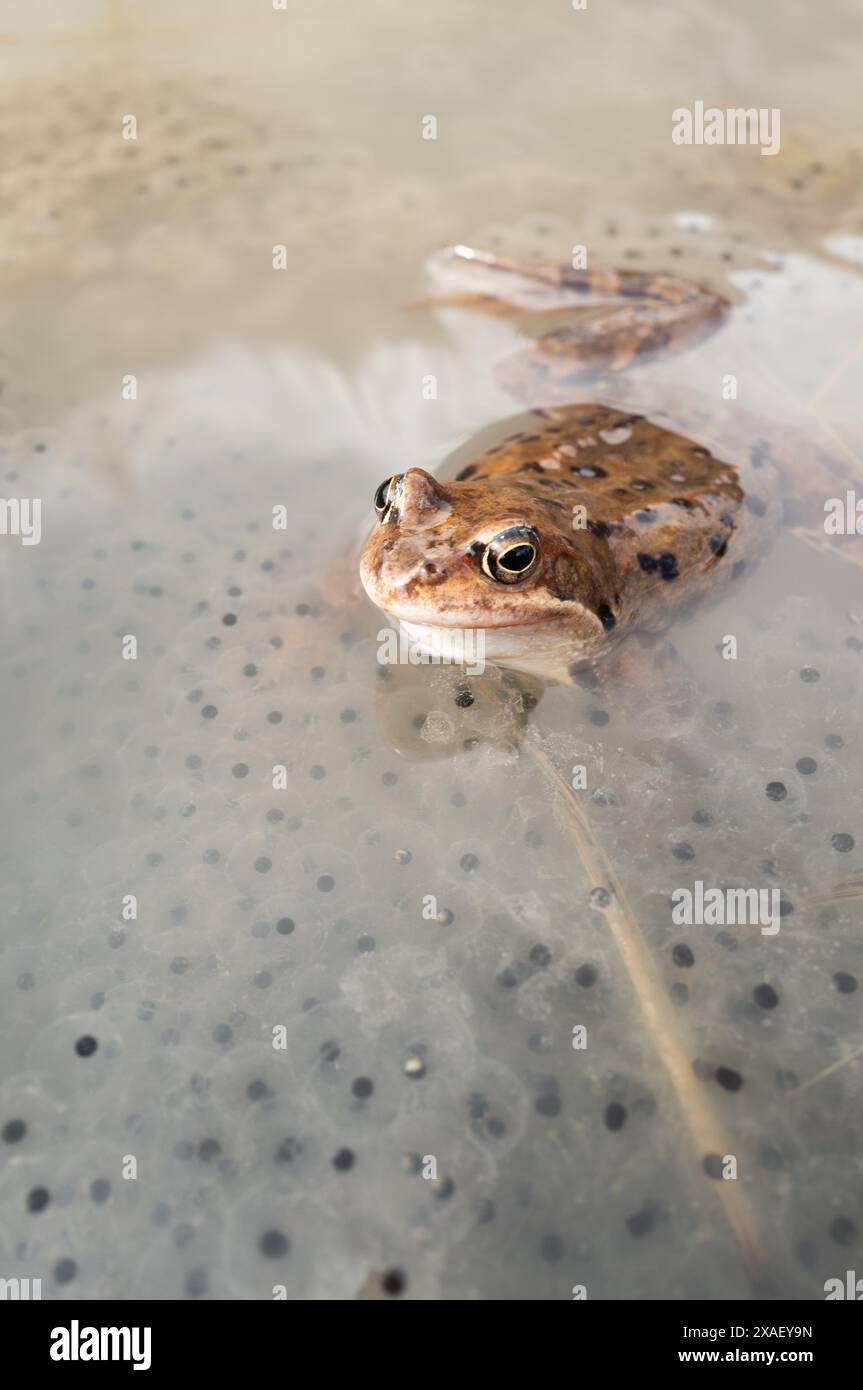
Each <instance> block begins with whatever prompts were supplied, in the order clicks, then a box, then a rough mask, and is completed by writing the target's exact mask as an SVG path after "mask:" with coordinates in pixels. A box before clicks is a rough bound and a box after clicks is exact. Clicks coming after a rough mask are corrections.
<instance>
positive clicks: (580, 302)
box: [436, 246, 728, 404]
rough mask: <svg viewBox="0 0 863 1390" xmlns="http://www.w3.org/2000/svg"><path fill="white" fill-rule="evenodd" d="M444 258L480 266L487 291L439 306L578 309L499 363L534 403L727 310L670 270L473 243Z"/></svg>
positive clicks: (694, 330) (687, 340)
mask: <svg viewBox="0 0 863 1390" xmlns="http://www.w3.org/2000/svg"><path fill="white" fill-rule="evenodd" d="M445 255H446V257H447V258H448V259H449V261H450V262H454V263H456V264H459V263H463V264H465V265H466V266H470V267H472V268H473V269H476V270H478V271H479V273H480V276H481V277H482V280H481V289H480V292H477V293H475V294H474V295H469V294H468V295H465V294H464V293H461V294H458V295H456V296H455V297H453V296H449V297H447V296H444V297H443V298H441V297H438V298H437V301H436V302H438V303H441V302H443V303H460V304H462V305H464V304H470V305H472V306H474V307H478V308H487V307H489V304H490V303H491V304H494V301H495V300H497V301H500V303H501V304H503V305H505V306H508V307H509V309H510V311H512V310H515V309H520V310H534V311H539V312H540V313H541V314H542V313H560V312H561V311H562V310H566V309H569V310H572V309H578V310H579V313H578V315H577V316H576V317H575V319H574V320H573V321H572V322H570V323H567V324H566V325H565V326H562V327H559V328H556V329H554V330H552V331H551V332H546V333H542V332H540V333H538V334H537V335H536V336H535V338H534V342H533V344H532V345H531V347H530V348H528V349H527V350H526V351H525V352H521V353H519V354H518V355H517V356H516V357H515V358H513V359H510V360H508V361H506V362H503V363H501V364H500V366H499V367H498V370H497V377H498V380H499V381H500V383H501V385H502V386H504V387H505V388H506V389H508V390H510V391H511V392H512V393H513V394H514V395H515V396H517V397H518V398H519V399H522V400H525V401H528V402H534V401H536V400H538V399H542V400H543V401H544V402H545V403H549V404H550V403H553V402H554V401H558V400H560V401H563V400H566V399H567V398H568V397H571V394H572V387H573V386H576V385H578V384H580V383H581V382H583V381H585V380H587V379H590V378H591V377H595V376H597V375H598V374H601V373H606V372H612V373H613V372H619V371H622V370H623V369H624V368H626V367H628V366H629V365H630V364H631V363H632V362H634V361H640V360H643V359H645V358H647V357H649V356H652V355H654V354H656V353H658V352H661V351H677V350H679V349H680V348H683V347H686V346H689V345H691V344H692V343H695V342H698V341H699V340H700V339H701V338H703V337H705V336H706V335H707V333H709V332H712V331H713V330H714V329H715V328H717V327H718V326H719V324H720V323H721V321H722V319H723V318H724V316H725V314H726V312H727V310H728V303H727V301H726V300H724V299H722V298H721V297H720V296H719V295H717V294H713V293H711V292H710V291H709V290H705V289H702V288H701V287H700V286H698V285H695V284H693V283H691V282H690V281H687V280H682V279H678V278H676V277H674V276H670V275H649V274H644V273H642V272H639V271H626V270H623V271H618V270H612V269H610V268H608V267H605V266H594V267H593V268H592V269H590V270H579V269H575V268H573V267H572V266H568V265H557V264H555V263H553V262H551V261H521V260H517V259H514V258H513V257H511V256H505V255H498V254H496V253H494V252H491V251H482V250H477V249H474V248H472V247H467V246H455V247H451V248H449V250H448V251H447V252H446V253H445ZM478 288H479V287H478Z"/></svg>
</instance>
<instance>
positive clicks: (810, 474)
mask: <svg viewBox="0 0 863 1390" xmlns="http://www.w3.org/2000/svg"><path fill="white" fill-rule="evenodd" d="M765 436H766V437H765V438H763V439H760V440H758V441H756V444H755V448H756V449H758V450H760V451H761V452H762V453H763V454H764V455H765V457H768V456H769V457H770V458H771V461H772V463H773V465H774V467H775V468H776V470H777V473H778V476H779V483H780V487H781V497H782V524H783V526H784V527H785V529H786V530H789V531H791V532H792V534H793V535H795V536H796V537H797V538H798V540H800V541H802V542H803V544H804V545H807V546H809V547H811V548H812V549H813V550H817V551H819V552H821V553H822V554H827V555H832V556H834V557H835V558H838V559H839V560H843V561H844V562H845V563H846V564H848V565H852V566H854V567H855V568H856V569H857V570H863V506H861V509H860V511H859V512H858V511H857V508H856V503H857V500H858V499H861V500H863V469H861V468H860V467H859V465H856V460H855V461H854V462H853V463H852V462H851V461H850V459H845V458H843V457H841V456H840V454H839V452H838V451H836V450H832V449H830V450H828V449H825V448H824V447H823V446H822V445H820V444H819V442H818V440H817V439H816V438H814V437H813V436H812V435H811V434H808V433H807V434H804V433H802V432H801V431H799V430H788V429H785V430H782V429H778V430H777V429H771V428H770V427H766V428H765ZM855 466H856V471H855ZM828 527H829V529H828Z"/></svg>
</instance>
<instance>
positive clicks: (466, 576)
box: [361, 404, 779, 670]
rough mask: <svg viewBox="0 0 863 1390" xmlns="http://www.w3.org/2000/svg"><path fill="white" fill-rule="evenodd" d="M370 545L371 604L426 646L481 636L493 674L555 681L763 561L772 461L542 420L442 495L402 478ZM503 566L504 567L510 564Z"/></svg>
mask: <svg viewBox="0 0 863 1390" xmlns="http://www.w3.org/2000/svg"><path fill="white" fill-rule="evenodd" d="M383 500H384V501H385V503H386V505H385V507H384V509H383V511H382V515H381V519H380V522H379V524H378V526H377V527H376V528H375V530H374V531H373V532H372V535H371V536H370V538H369V541H368V543H367V545H366V548H365V551H364V554H363V558H362V563H361V578H362V581H363V585H364V587H365V589H366V592H367V593H368V594H369V596H370V597H371V598H372V599H373V600H374V602H375V603H377V604H378V606H379V607H381V608H383V609H384V610H385V611H386V612H387V613H388V614H389V615H390V616H391V617H393V618H395V619H397V620H398V621H400V622H401V623H402V624H404V625H405V627H406V628H407V631H408V632H409V633H410V634H411V635H412V636H413V638H414V640H416V641H417V642H418V643H419V644H420V645H421V646H423V645H431V643H432V640H433V634H434V632H435V630H437V629H439V628H441V627H444V628H449V629H471V630H477V629H478V630H481V631H482V633H483V639H484V648H485V655H486V657H487V658H488V659H489V660H490V661H494V662H498V663H500V664H503V665H513V666H520V667H523V668H525V669H530V668H531V667H535V666H543V665H544V666H545V667H546V669H555V670H559V669H560V668H561V667H562V666H566V667H569V666H571V665H572V664H573V663H577V662H580V661H584V660H592V659H594V658H595V657H597V656H598V655H600V654H602V653H603V652H604V651H606V650H607V649H608V648H610V647H611V646H612V645H613V644H614V643H615V642H616V641H618V640H619V639H620V637H622V636H623V635H624V634H625V633H626V632H627V631H629V630H631V629H632V628H634V627H636V626H637V627H639V628H641V629H643V630H646V631H650V632H658V631H661V630H662V629H663V628H665V627H667V626H668V625H669V624H670V623H671V622H672V621H673V619H674V618H675V616H676V615H677V613H678V612H679V611H680V610H681V609H682V608H683V607H684V606H685V605H687V604H688V603H690V602H692V601H693V600H694V599H695V598H697V597H699V596H702V595H704V594H707V593H716V592H717V591H718V590H719V589H720V588H724V581H726V580H727V581H728V582H733V581H734V580H737V579H739V578H740V577H741V576H742V574H743V573H744V571H745V569H746V566H747V563H748V562H749V561H750V560H751V557H752V555H753V553H755V552H757V551H758V550H759V549H764V548H765V546H764V545H762V544H761V541H760V539H759V537H760V538H762V539H765V540H766V538H767V537H769V534H770V532H771V530H772V529H773V527H774V526H775V525H776V523H777V521H778V517H779V508H778V501H777V490H776V487H775V470H774V469H773V467H772V465H771V463H770V462H769V460H768V459H766V458H765V457H764V456H763V447H762V448H761V449H760V450H759V452H758V453H756V455H755V457H754V458H753V457H752V456H749V455H745V456H744V455H742V456H740V457H738V458H736V459H735V460H734V462H733V463H732V462H730V461H723V460H722V459H720V458H717V457H715V456H714V454H713V453H712V452H711V450H710V449H708V448H706V447H704V446H702V445H701V444H698V443H696V442H695V441H693V440H692V439H689V438H686V437H685V436H683V435H681V434H678V433H676V432H674V431H672V430H669V429H666V428H664V427H663V426H661V425H658V424H656V423H654V422H652V421H650V420H648V419H647V418H646V417H645V416H643V415H640V414H632V413H628V412H626V411H622V410H618V409H615V408H614V407H611V406H605V405H598V404H579V405H573V406H564V407H550V408H547V409H546V408H541V409H536V410H534V411H532V412H531V413H530V415H529V416H528V417H526V422H525V423H524V425H523V427H522V428H521V429H518V430H516V431H515V432H514V433H511V434H508V435H506V436H505V437H504V438H503V439H502V440H500V441H499V442H497V443H495V444H494V445H493V446H491V447H490V448H487V449H486V450H485V451H484V452H482V453H480V454H478V455H477V456H476V457H475V458H473V459H472V460H471V461H470V462H469V463H468V464H466V465H465V466H464V467H462V468H461V469H460V470H459V472H458V474H457V476H456V477H455V478H454V479H453V480H452V481H449V482H444V481H442V480H440V479H436V478H433V477H432V476H431V475H430V474H429V473H426V472H425V471H424V470H422V469H418V468H416V469H408V470H407V472H405V473H404V474H403V475H401V476H397V477H396V479H395V480H393V481H392V482H391V483H390V485H389V493H388V495H387V496H386V497H385V498H384V499H383ZM508 561H509V563H508Z"/></svg>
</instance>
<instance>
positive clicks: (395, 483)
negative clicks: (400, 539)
mask: <svg viewBox="0 0 863 1390" xmlns="http://www.w3.org/2000/svg"><path fill="white" fill-rule="evenodd" d="M401 483H402V475H401V473H397V474H395V475H394V476H393V477H392V478H387V479H386V481H385V482H383V483H381V485H380V487H379V488H378V490H377V492H376V493H375V511H376V512H377V514H378V516H379V518H380V520H381V521H386V519H387V516H388V515H389V511H390V508H391V507H392V505H393V503H394V502H395V500H396V498H397V497H398V495H399V491H400V489H401Z"/></svg>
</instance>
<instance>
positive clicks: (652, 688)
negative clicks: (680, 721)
mask: <svg viewBox="0 0 863 1390" xmlns="http://www.w3.org/2000/svg"><path fill="white" fill-rule="evenodd" d="M565 679H566V681H567V683H568V684H571V685H573V686H576V687H578V688H579V689H581V690H585V691H587V692H588V693H589V694H591V695H592V696H593V697H594V698H595V699H596V700H599V701H601V699H602V697H603V695H604V694H605V693H606V692H608V693H609V695H612V694H613V695H614V698H615V699H616V700H617V699H619V697H620V692H622V691H625V692H626V696H627V699H633V698H634V699H635V700H636V701H637V703H638V709H639V711H640V712H642V713H644V712H645V711H646V710H649V708H650V706H651V705H653V704H657V705H661V706H662V708H663V709H665V710H668V709H671V710H672V712H676V713H678V714H679V715H681V716H684V715H686V714H689V712H690V710H691V705H692V697H693V693H694V690H695V684H694V682H693V679H692V675H691V673H690V672H689V670H688V669H687V667H686V664H685V663H684V662H683V660H682V659H681V658H680V657H679V656H678V653H677V649H676V648H675V647H674V646H673V645H672V643H671V642H670V641H669V640H668V638H667V637H666V636H665V635H664V634H662V633H653V632H639V631H635V632H631V633H629V634H627V636H626V637H625V638H624V639H623V641H621V642H619V643H618V645H617V646H616V647H613V648H612V649H611V651H609V652H608V653H607V654H606V655H605V656H603V657H602V658H601V659H599V660H598V661H574V662H572V664H571V665H570V666H569V668H568V670H567V672H566V677H565ZM594 713H595V711H592V712H591V717H593V715H594Z"/></svg>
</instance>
